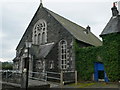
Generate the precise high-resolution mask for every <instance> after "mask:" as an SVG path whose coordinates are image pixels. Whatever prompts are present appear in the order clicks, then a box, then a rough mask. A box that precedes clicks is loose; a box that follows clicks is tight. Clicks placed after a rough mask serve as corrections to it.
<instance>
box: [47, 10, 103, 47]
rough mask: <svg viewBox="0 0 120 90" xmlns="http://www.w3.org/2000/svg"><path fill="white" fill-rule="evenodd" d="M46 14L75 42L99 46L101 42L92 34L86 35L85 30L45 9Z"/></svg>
mask: <svg viewBox="0 0 120 90" xmlns="http://www.w3.org/2000/svg"><path fill="white" fill-rule="evenodd" d="M45 9H46V11H48V13H50V14H51V15H52V16H53V17H54V18H55V19H56V20H57V21H58V22H59V23H60V24H61V25H62V26H63V27H64V28H65V29H67V30H68V31H69V32H70V33H71V34H72V35H73V36H74V37H75V38H76V39H77V40H79V41H82V42H84V43H87V44H90V45H93V46H101V45H102V42H101V41H100V39H98V38H97V37H96V36H95V35H94V34H93V33H92V32H89V33H88V34H86V33H85V32H84V31H85V30H86V29H85V28H83V27H81V26H79V25H77V24H75V23H73V22H71V21H70V20H68V19H66V18H64V17H62V16H60V15H58V14H56V13H54V12H52V11H50V10H48V9H47V8H45Z"/></svg>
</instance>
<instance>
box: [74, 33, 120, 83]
mask: <svg viewBox="0 0 120 90" xmlns="http://www.w3.org/2000/svg"><path fill="white" fill-rule="evenodd" d="M102 38H103V46H99V47H86V48H80V47H79V43H78V42H75V43H74V46H75V53H76V69H77V71H78V76H79V80H92V76H93V73H94V63H95V62H103V64H104V66H105V71H106V73H107V76H108V78H109V80H110V81H118V80H120V66H119V65H120V60H119V59H120V49H119V48H120V34H109V35H106V36H102Z"/></svg>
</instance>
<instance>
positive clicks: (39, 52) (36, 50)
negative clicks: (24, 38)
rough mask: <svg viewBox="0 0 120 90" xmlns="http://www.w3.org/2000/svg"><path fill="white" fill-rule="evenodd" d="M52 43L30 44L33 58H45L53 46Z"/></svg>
mask: <svg viewBox="0 0 120 90" xmlns="http://www.w3.org/2000/svg"><path fill="white" fill-rule="evenodd" d="M53 46H54V43H49V44H45V45H40V46H39V45H32V48H31V54H32V55H34V56H35V58H40V57H43V58H45V57H46V56H47V55H48V53H49V52H50V51H51V49H52V48H53Z"/></svg>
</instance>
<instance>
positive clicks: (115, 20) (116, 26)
mask: <svg viewBox="0 0 120 90" xmlns="http://www.w3.org/2000/svg"><path fill="white" fill-rule="evenodd" d="M118 32H120V15H118V16H114V17H111V19H110V21H109V22H108V23H107V25H106V27H105V28H104V29H103V31H102V33H101V34H100V36H103V35H106V34H111V33H118Z"/></svg>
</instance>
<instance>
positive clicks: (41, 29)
mask: <svg viewBox="0 0 120 90" xmlns="http://www.w3.org/2000/svg"><path fill="white" fill-rule="evenodd" d="M32 38H33V44H39V45H40V44H45V43H46V42H47V23H46V21H45V20H39V21H38V22H37V23H36V24H35V25H34V28H33V37H32Z"/></svg>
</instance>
